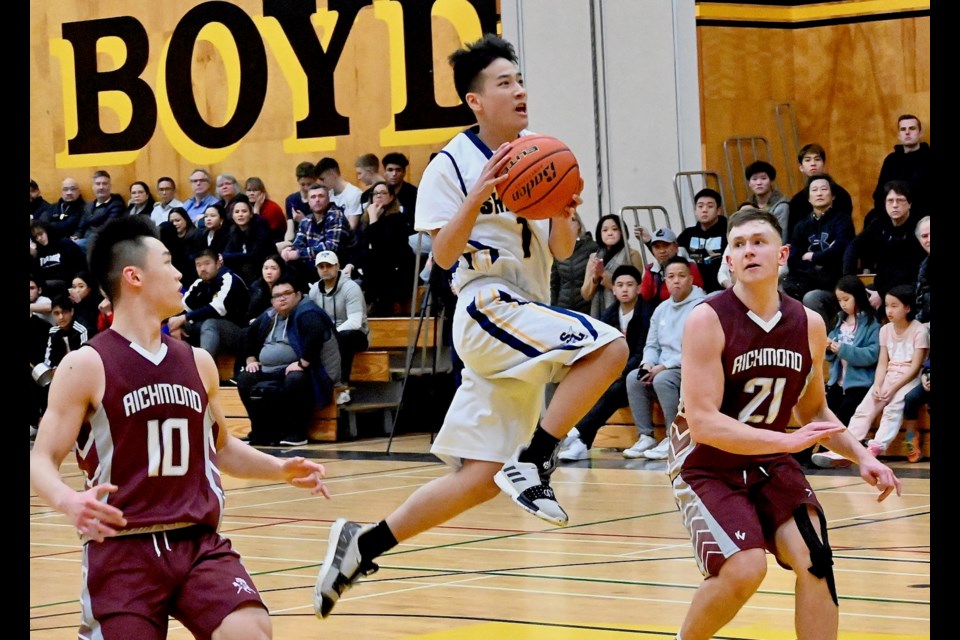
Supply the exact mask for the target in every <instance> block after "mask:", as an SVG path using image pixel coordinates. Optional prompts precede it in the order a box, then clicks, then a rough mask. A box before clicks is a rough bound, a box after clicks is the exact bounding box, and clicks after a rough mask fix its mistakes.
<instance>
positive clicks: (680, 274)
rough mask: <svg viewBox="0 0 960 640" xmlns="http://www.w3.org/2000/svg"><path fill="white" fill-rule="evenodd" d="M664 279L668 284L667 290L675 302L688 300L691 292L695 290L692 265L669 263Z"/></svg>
mask: <svg viewBox="0 0 960 640" xmlns="http://www.w3.org/2000/svg"><path fill="white" fill-rule="evenodd" d="M663 281H664V282H665V283H666V285H667V291H669V292H670V297H671V298H672V299H673V301H674V302H680V301H681V300H686V298H687V296H688V295H690V292H691V291H693V275H691V273H690V266H689V265H685V264H679V263H675V264H668V265H667V270H666V272H665V273H664V275H663Z"/></svg>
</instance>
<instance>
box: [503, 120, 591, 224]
mask: <svg viewBox="0 0 960 640" xmlns="http://www.w3.org/2000/svg"><path fill="white" fill-rule="evenodd" d="M509 156H510V160H509V161H508V162H507V164H506V166H505V167H504V169H503V171H502V172H501V175H503V174H504V173H506V174H507V175H508V176H509V177H508V178H507V179H506V180H505V181H504V182H503V183H501V184H499V185H497V195H498V196H499V197H500V200H501V201H503V204H504V206H506V208H507V209H509V210H510V211H512V212H514V213H515V214H517V215H518V216H521V217H524V218H528V219H530V220H543V219H544V218H553V217H556V216H559V215H562V214H563V213H564V209H565V208H566V207H568V206H570V205H571V203H572V201H573V196H574V195H575V194H577V193H579V192H580V189H582V188H583V182H582V181H581V180H580V166H579V165H578V164H577V158H576V156H574V155H573V152H572V151H570V148H569V147H567V145H565V144H564V143H563V142H561V141H560V140H557V139H556V138H552V137H550V136H541V135H529V136H522V137H520V138H517V139H516V140H515V141H513V142H512V143H511V145H510V153H509Z"/></svg>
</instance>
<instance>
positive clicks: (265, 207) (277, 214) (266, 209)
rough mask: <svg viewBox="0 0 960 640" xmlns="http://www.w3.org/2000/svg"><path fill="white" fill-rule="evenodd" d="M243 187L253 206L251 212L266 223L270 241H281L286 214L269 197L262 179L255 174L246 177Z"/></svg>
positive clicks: (284, 233)
mask: <svg viewBox="0 0 960 640" xmlns="http://www.w3.org/2000/svg"><path fill="white" fill-rule="evenodd" d="M243 188H244V190H245V191H246V195H247V199H248V200H249V201H250V204H251V205H252V206H253V214H254V215H255V216H259V217H260V218H261V219H262V220H263V221H264V222H265V223H266V224H267V229H268V230H269V237H270V241H271V242H273V243H274V245H276V243H278V242H282V241H283V239H284V237H286V235H287V215H286V214H285V213H284V212H283V209H281V208H280V205H279V204H277V203H276V202H274V201H273V200H271V199H270V195H269V194H268V193H267V187H266V185H264V184H263V180H261V179H260V178H258V177H256V176H253V177H250V178H247V181H246V182H244V184H243ZM273 251H276V246H274V247H273V249H272V250H271V253H272V252H273Z"/></svg>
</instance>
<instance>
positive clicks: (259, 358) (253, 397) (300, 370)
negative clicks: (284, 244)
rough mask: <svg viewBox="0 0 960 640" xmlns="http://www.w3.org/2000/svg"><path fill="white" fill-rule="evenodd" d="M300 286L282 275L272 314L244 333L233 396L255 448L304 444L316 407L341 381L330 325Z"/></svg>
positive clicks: (327, 399)
mask: <svg viewBox="0 0 960 640" xmlns="http://www.w3.org/2000/svg"><path fill="white" fill-rule="evenodd" d="M298 284H299V283H297V282H296V278H295V277H294V276H293V275H292V274H289V273H285V274H283V275H281V276H280V277H279V278H278V279H277V281H276V282H275V283H274V284H273V288H272V289H271V305H272V306H271V308H270V309H268V310H266V311H264V312H263V313H262V314H260V315H259V316H258V317H257V319H256V320H255V321H254V322H253V324H252V325H250V330H249V331H248V332H247V337H246V340H245V344H244V349H243V358H244V362H245V363H246V365H245V366H244V368H243V370H242V371H241V372H240V374H239V375H238V377H237V391H238V393H239V395H240V400H241V401H242V402H243V406H244V407H246V409H247V415H248V416H249V417H250V436H249V442H250V444H252V445H255V446H256V445H259V446H264V445H273V444H280V445H282V446H291V447H295V446H300V445H304V444H306V443H307V430H308V428H309V423H310V419H311V416H312V413H313V409H314V407H318V406H320V407H323V406H326V405H328V404H330V401H331V399H332V396H333V387H334V385H335V384H336V383H337V382H339V381H340V352H339V349H338V347H337V336H336V328H335V327H334V324H333V321H332V320H331V319H330V316H328V315H327V314H326V313H324V311H323V310H322V309H320V308H319V307H318V306H317V305H316V304H314V303H313V301H312V300H310V299H308V298H305V297H304V295H303V293H302V292H301V291H300V289H299V287H298Z"/></svg>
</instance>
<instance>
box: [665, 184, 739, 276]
mask: <svg viewBox="0 0 960 640" xmlns="http://www.w3.org/2000/svg"><path fill="white" fill-rule="evenodd" d="M693 203H694V207H695V209H694V215H695V216H696V218H697V224H695V225H691V226H689V227H687V228H686V229H684V230H683V231H682V232H681V233H680V235H679V236H677V244H678V245H679V246H680V247H681V248H683V249H686V250H687V255H688V256H689V257H690V259H691V260H692V261H693V262H694V263H696V265H697V269H698V270H699V271H700V276H701V277H702V278H703V290H704V291H706V292H707V293H711V292H713V291H720V290H721V289H723V287H722V286H720V282H719V281H718V280H717V273H718V272H719V271H720V264H721V262H722V261H723V250H724V249H726V248H727V217H726V216H723V215H720V214H721V205H722V199H721V197H720V194H719V193H718V192H716V191H714V190H713V189H709V188H707V189H701V190H700V191H698V192H697V193H696V195H694V196H693Z"/></svg>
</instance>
